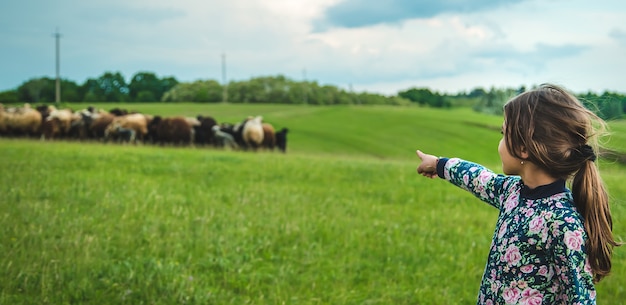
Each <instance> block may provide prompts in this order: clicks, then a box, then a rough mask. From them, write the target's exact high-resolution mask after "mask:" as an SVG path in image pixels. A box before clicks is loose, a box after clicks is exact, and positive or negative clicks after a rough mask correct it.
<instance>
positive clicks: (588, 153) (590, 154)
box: [578, 144, 597, 162]
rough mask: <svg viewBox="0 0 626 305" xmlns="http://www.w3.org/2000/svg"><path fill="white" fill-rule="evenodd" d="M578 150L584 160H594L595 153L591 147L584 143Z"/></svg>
mask: <svg viewBox="0 0 626 305" xmlns="http://www.w3.org/2000/svg"><path fill="white" fill-rule="evenodd" d="M578 152H579V153H580V155H581V156H582V157H583V158H585V159H586V160H591V162H594V161H596V158H597V156H596V153H595V152H594V151H593V147H591V146H589V145H587V144H585V145H583V146H581V147H579V148H578Z"/></svg>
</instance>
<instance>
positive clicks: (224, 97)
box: [222, 53, 228, 103]
mask: <svg viewBox="0 0 626 305" xmlns="http://www.w3.org/2000/svg"><path fill="white" fill-rule="evenodd" d="M222 88H223V91H222V102H224V103H228V84H227V83H226V54H225V53H222Z"/></svg>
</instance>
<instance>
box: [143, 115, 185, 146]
mask: <svg viewBox="0 0 626 305" xmlns="http://www.w3.org/2000/svg"><path fill="white" fill-rule="evenodd" d="M192 123H193V122H190V120H189V119H187V118H184V117H170V118H160V117H155V118H154V119H153V120H152V123H151V125H152V126H155V127H154V128H155V129H154V132H155V138H154V140H155V142H158V143H160V144H161V145H164V144H165V143H170V144H174V145H192V144H193V141H194V134H195V132H194V125H195V124H192Z"/></svg>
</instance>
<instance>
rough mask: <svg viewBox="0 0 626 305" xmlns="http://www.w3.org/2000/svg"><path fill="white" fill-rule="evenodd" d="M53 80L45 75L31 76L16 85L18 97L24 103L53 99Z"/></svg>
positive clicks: (44, 101)
mask: <svg viewBox="0 0 626 305" xmlns="http://www.w3.org/2000/svg"><path fill="white" fill-rule="evenodd" d="M54 92H55V91H54V80H53V79H51V78H47V77H41V78H33V79H30V80H28V81H26V82H25V83H23V84H22V85H20V86H19V87H17V96H18V99H19V100H21V101H23V102H26V103H31V104H35V103H47V102H52V101H54Z"/></svg>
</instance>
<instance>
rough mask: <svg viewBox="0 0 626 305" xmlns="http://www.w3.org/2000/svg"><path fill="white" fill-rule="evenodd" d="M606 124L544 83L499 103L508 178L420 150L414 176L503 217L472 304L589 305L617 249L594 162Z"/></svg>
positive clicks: (502, 153) (500, 147)
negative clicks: (436, 181) (441, 182)
mask: <svg viewBox="0 0 626 305" xmlns="http://www.w3.org/2000/svg"><path fill="white" fill-rule="evenodd" d="M594 123H595V124H594ZM605 127H606V125H605V123H604V122H603V121H602V120H601V119H600V118H598V117H597V116H596V115H594V114H593V113H592V112H591V111H589V110H588V109H586V108H585V107H584V106H583V105H582V104H581V103H580V102H579V101H578V100H577V99H576V98H575V97H574V96H572V95H571V94H569V93H567V92H566V91H565V90H563V89H561V88H559V87H557V86H554V85H542V86H541V87H540V88H538V89H536V90H533V91H528V92H525V93H522V94H520V95H518V96H517V97H515V98H513V99H512V100H511V101H509V102H508V103H507V104H506V105H505V106H504V123H503V125H502V134H503V137H502V139H501V140H500V144H499V145H498V153H499V155H500V159H501V160H502V169H503V172H504V174H505V175H497V174H495V173H493V172H491V171H490V170H488V169H486V168H484V167H483V166H481V165H479V164H476V163H471V162H468V161H464V160H461V159H458V158H453V159H447V158H437V157H435V156H433V155H428V154H425V153H423V152H421V151H419V150H418V151H417V155H418V156H419V158H420V159H421V164H420V165H419V166H418V168H417V172H418V173H420V174H422V175H424V176H426V177H430V178H434V177H435V176H439V177H440V178H443V179H446V180H448V181H450V182H451V183H453V184H455V185H457V186H459V187H461V188H463V189H466V190H468V191H469V192H471V193H473V194H474V195H475V196H477V197H478V198H480V199H481V200H483V201H485V202H487V203H488V204H490V205H492V206H494V207H496V208H498V209H499V210H500V213H499V216H498V220H497V223H496V229H495V232H494V235H493V238H492V244H491V249H490V251H489V257H488V259H487V265H486V267H485V272H484V274H483V278H482V283H481V285H480V291H479V294H478V304H595V299H596V291H595V288H594V283H596V282H598V281H600V280H601V279H602V278H603V277H605V276H607V275H608V274H609V272H610V271H611V253H612V252H613V247H614V246H618V243H617V242H615V240H614V239H613V235H612V226H613V225H612V220H611V213H610V211H609V202H608V195H607V192H606V189H605V187H604V185H603V182H602V180H601V178H600V175H599V172H598V169H597V167H596V165H595V163H594V161H595V160H596V153H595V152H596V150H595V149H594V148H593V147H597V138H596V136H597V133H596V131H601V130H602V129H604V128H605ZM596 129H597V130H596ZM592 146H593V147H592ZM508 175H511V176H508ZM570 178H571V191H570V190H569V189H568V188H567V187H566V180H569V179H570Z"/></svg>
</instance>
